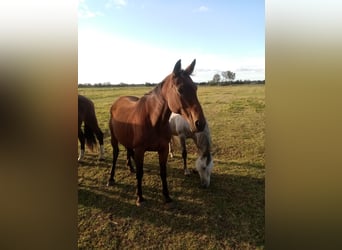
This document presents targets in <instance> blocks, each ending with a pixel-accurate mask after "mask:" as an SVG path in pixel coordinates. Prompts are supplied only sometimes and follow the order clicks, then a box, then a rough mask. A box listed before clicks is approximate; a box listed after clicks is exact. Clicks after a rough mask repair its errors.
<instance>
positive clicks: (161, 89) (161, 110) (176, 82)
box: [108, 60, 206, 206]
mask: <svg viewBox="0 0 342 250" xmlns="http://www.w3.org/2000/svg"><path fill="white" fill-rule="evenodd" d="M195 63H196V60H194V61H193V62H192V63H191V64H190V65H189V66H188V67H187V68H186V69H185V70H182V69H181V61H180V60H179V61H178V62H177V63H176V64H175V66H174V69H173V72H172V73H171V74H170V75H168V76H167V77H166V78H165V79H164V80H163V81H162V82H161V83H160V84H158V85H157V86H156V87H155V88H154V89H153V90H152V91H150V92H149V93H148V94H145V95H144V96H143V97H141V98H138V97H134V96H124V97H120V98H119V99H118V100H117V101H116V102H114V103H113V105H112V107H111V109H110V114H111V118H110V121H109V128H110V132H111V144H112V147H113V166H112V170H111V173H110V178H109V181H108V186H111V185H113V184H114V175H115V165H116V160H117V158H118V154H119V147H118V143H121V144H122V145H124V146H125V147H126V148H127V149H128V150H129V151H130V152H133V153H134V154H133V157H134V161H135V164H136V178H137V201H136V204H137V205H138V206H140V205H141V203H142V202H143V201H144V198H143V196H142V188H141V183H142V178H143V174H144V171H143V164H144V154H145V152H146V151H157V152H158V155H159V165H160V177H161V181H162V186H163V195H164V197H165V201H166V203H169V202H171V201H172V199H171V198H170V196H169V191H168V187H167V181H166V163H167V158H168V144H169V141H170V139H171V131H170V127H169V117H170V115H171V112H175V113H179V114H181V115H182V116H183V117H184V118H185V119H186V120H187V121H188V122H189V124H190V128H191V130H192V131H194V132H196V131H202V130H203V129H204V127H205V125H206V121H205V117H204V115H203V111H202V107H201V105H200V103H199V101H198V99H197V86H196V85H195V84H194V83H193V81H192V79H191V77H190V75H191V74H192V72H193V70H194V67H195Z"/></svg>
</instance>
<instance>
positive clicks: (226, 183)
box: [75, 85, 265, 249]
mask: <svg viewBox="0 0 342 250" xmlns="http://www.w3.org/2000/svg"><path fill="white" fill-rule="evenodd" d="M150 89H151V87H145V86H141V87H125V88H123V87H121V88H120V87H117V88H79V89H78V92H79V94H82V95H85V96H87V97H89V98H91V99H92V100H93V102H94V103H95V108H96V114H97V118H98V121H99V125H100V127H101V129H102V131H103V132H104V136H105V140H104V144H105V151H106V159H105V161H103V162H100V161H98V160H97V157H98V155H97V153H96V152H95V153H92V152H89V150H86V157H85V161H84V162H83V163H79V166H78V187H79V189H78V230H79V239H78V247H79V249H140V248H143V249H146V248H148V249H263V248H264V243H265V234H264V231H265V221H264V219H265V217H264V209H265V193H264V190H265V145H264V141H265V86H264V85H246V86H224V87H220V86H200V87H199V88H198V97H199V100H200V102H201V104H202V107H203V110H204V113H205V115H206V118H207V121H208V124H209V128H210V131H211V136H212V142H213V148H212V153H213V158H214V168H213V173H212V175H211V183H210V187H209V188H208V189H201V188H199V184H200V179H199V176H198V174H195V173H194V174H192V175H191V176H190V177H186V176H184V174H183V170H182V166H183V165H182V159H181V154H180V151H179V148H178V151H176V157H175V158H173V159H169V161H168V185H169V191H170V196H171V198H173V199H174V201H175V208H173V209H165V207H164V204H163V196H162V193H161V180H160V177H159V165H158V155H157V153H154V152H147V153H146V154H145V164H144V171H145V173H144V178H143V186H142V188H143V194H144V197H145V198H146V200H147V201H146V204H144V206H143V207H137V206H136V205H135V199H136V195H135V187H136V179H135V175H131V174H130V173H129V170H128V168H127V167H126V166H125V157H126V153H125V151H124V148H123V147H122V146H120V150H121V153H120V155H119V158H118V163H117V164H118V165H117V170H116V184H115V185H114V186H113V187H106V182H107V180H108V178H109V172H110V168H111V161H112V149H111V146H110V134H109V129H108V119H109V108H110V106H111V104H112V102H113V101H114V100H116V98H117V97H118V96H121V95H136V96H142V95H143V94H144V93H146V92H148V91H149V90H150ZM187 145H188V166H189V167H190V168H193V167H194V164H195V161H196V157H197V155H196V148H195V147H194V145H193V143H192V141H191V140H188V141H187ZM75 158H76V156H75Z"/></svg>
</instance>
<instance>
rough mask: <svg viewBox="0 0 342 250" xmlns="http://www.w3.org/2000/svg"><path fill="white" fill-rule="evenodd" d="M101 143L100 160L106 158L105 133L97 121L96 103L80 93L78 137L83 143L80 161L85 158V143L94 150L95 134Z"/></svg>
mask: <svg viewBox="0 0 342 250" xmlns="http://www.w3.org/2000/svg"><path fill="white" fill-rule="evenodd" d="M83 122H84V133H83V131H82V127H81V126H82V123H83ZM94 134H95V135H96V138H97V139H98V141H99V144H100V158H99V159H100V160H103V159H104V148H103V133H102V131H101V129H100V128H99V125H98V123H97V119H96V115H95V108H94V103H93V102H92V101H91V100H90V99H88V98H87V97H85V96H82V95H78V139H79V141H80V144H81V152H80V155H79V157H78V161H82V160H83V158H84V151H85V144H87V146H88V148H89V149H90V150H91V151H93V149H94V146H95V145H96V139H95V136H94Z"/></svg>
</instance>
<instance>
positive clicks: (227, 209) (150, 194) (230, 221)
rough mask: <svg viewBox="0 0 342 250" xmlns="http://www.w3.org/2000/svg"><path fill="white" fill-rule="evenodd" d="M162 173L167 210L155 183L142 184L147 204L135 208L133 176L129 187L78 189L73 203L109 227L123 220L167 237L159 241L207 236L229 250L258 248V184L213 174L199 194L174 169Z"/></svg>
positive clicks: (193, 181) (152, 169)
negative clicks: (101, 218)
mask: <svg viewBox="0 0 342 250" xmlns="http://www.w3.org/2000/svg"><path fill="white" fill-rule="evenodd" d="M145 168H146V170H147V172H149V173H148V175H158V176H154V178H159V168H158V167H157V168H156V166H152V165H149V164H146V166H145ZM168 171H169V174H168V176H169V177H168V183H169V191H170V195H171V197H172V198H173V199H174V203H175V208H173V209H170V210H168V209H165V207H164V204H163V196H162V194H161V183H160V181H159V183H157V184H155V183H156V181H154V182H151V183H148V184H146V183H144V182H143V195H144V197H145V198H146V200H147V201H146V203H145V204H144V206H143V207H136V205H135V198H136V196H135V181H136V180H135V176H132V177H128V178H130V179H129V182H127V181H125V180H121V181H119V182H117V183H116V184H115V186H114V187H105V186H97V187H94V186H87V185H80V186H79V191H78V202H79V204H80V205H82V206H85V207H89V208H91V209H100V210H101V211H102V212H103V213H105V214H107V215H108V220H112V221H114V222H115V223H117V221H119V222H120V221H121V222H122V221H126V222H127V220H128V221H130V223H133V222H134V221H136V222H137V221H140V223H142V224H144V225H153V227H154V228H159V229H160V230H161V231H163V232H164V234H167V235H164V236H161V235H159V236H158V237H160V238H161V240H165V238H166V237H168V235H169V236H170V235H174V234H186V233H189V232H190V233H193V234H196V235H197V234H200V235H207V236H208V237H210V238H211V239H215V240H216V241H217V242H225V243H224V244H223V245H224V246H228V245H229V246H230V247H233V248H235V247H239V246H240V244H241V242H243V243H244V244H249V245H252V246H254V247H256V246H263V245H264V208H265V205H264V202H265V199H264V188H265V180H264V179H259V178H253V177H249V176H239V175H230V174H221V173H213V174H212V176H211V185H210V187H209V188H208V189H200V188H198V186H199V177H198V175H197V174H193V175H191V176H190V177H184V175H182V171H181V169H179V168H169V170H168ZM145 172H146V171H145ZM145 177H146V175H145V176H144V179H145ZM126 222H125V224H126ZM119 224H120V223H119ZM119 224H118V225H117V227H120V225H119ZM131 226H132V225H131ZM141 227H142V232H141V236H140V237H142V238H143V237H144V234H148V232H147V231H144V229H143V226H141ZM165 227H167V228H168V230H167V232H165ZM128 230H129V229H128ZM147 230H148V228H147ZM117 233H119V231H118V232H117ZM119 234H120V233H119ZM145 236H146V235H145ZM117 237H120V235H119V236H118V235H117ZM122 237H124V236H123V235H122ZM163 237H164V238H163ZM145 238H146V237H145ZM217 246H219V245H217Z"/></svg>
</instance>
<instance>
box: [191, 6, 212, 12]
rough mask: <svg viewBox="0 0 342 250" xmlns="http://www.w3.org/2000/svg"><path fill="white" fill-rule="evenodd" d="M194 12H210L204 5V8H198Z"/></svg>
mask: <svg viewBox="0 0 342 250" xmlns="http://www.w3.org/2000/svg"><path fill="white" fill-rule="evenodd" d="M194 11H195V12H207V11H209V8H208V7H207V6H204V5H202V6H200V7H198V8H197V9H195V10H194Z"/></svg>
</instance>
